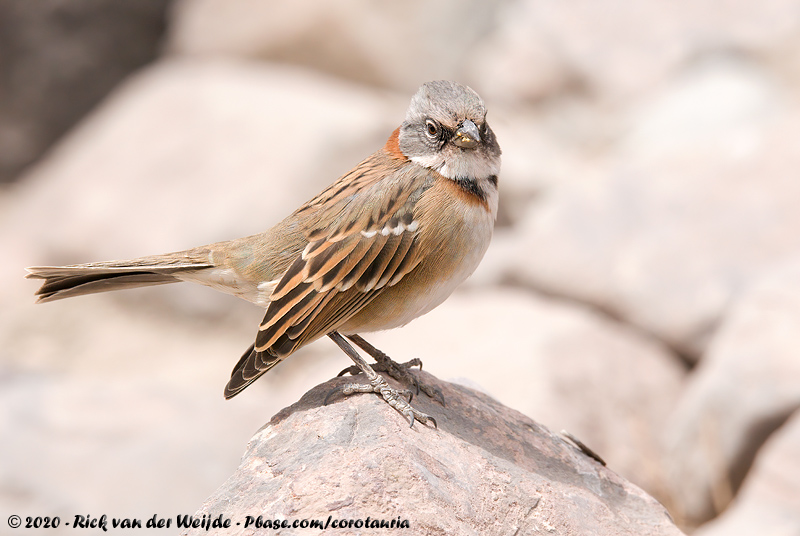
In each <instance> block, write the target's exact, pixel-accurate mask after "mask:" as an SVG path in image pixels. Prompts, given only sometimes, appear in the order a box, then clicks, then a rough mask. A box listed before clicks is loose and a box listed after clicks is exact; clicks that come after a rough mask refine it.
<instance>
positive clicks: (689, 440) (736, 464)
mask: <svg viewBox="0 0 800 536" xmlns="http://www.w3.org/2000/svg"><path fill="white" fill-rule="evenodd" d="M799 353H800V260H797V261H795V262H792V263H790V264H787V265H785V266H782V267H780V268H775V269H774V270H773V271H772V272H771V273H770V274H769V275H765V276H764V277H763V279H761V280H760V281H759V282H758V283H757V284H755V285H754V286H753V288H751V289H750V290H749V291H748V292H747V294H746V295H745V296H744V297H743V298H742V300H741V302H740V303H738V304H737V306H736V307H735V308H734V309H733V310H732V311H731V313H730V314H729V315H728V316H727V317H726V319H725V322H724V323H723V325H722V326H721V327H720V330H719V332H718V333H717V335H716V336H715V337H714V339H713V340H712V343H711V346H710V348H709V351H708V353H707V355H706V356H705V357H704V359H703V361H702V362H701V363H700V365H699V366H698V368H697V370H696V371H695V372H694V374H693V375H692V377H691V378H690V380H689V382H688V385H687V388H686V391H685V393H684V395H683V396H682V398H681V400H680V403H679V404H678V406H677V408H676V411H675V414H674V415H673V416H672V417H671V419H670V422H669V425H668V426H667V428H666V438H667V443H668V451H667V461H666V468H667V475H668V477H669V479H670V481H671V483H672V484H671V487H672V489H673V490H674V492H675V496H674V497H673V498H672V500H671V503H672V505H673V506H674V507H673V508H672V511H673V513H674V515H676V518H682V519H685V520H686V523H687V524H691V525H696V524H699V523H700V522H703V521H706V520H708V519H710V518H711V517H713V516H714V515H715V514H717V513H719V512H721V511H722V510H723V509H724V508H725V507H726V506H727V505H728V503H729V502H730V501H731V499H732V498H733V497H734V495H735V493H736V492H737V490H738V489H739V486H740V485H741V483H742V481H743V479H744V478H745V476H746V475H747V474H748V472H749V471H750V470H751V465H752V463H753V459H754V457H755V456H756V454H757V453H758V452H759V451H760V449H761V448H762V445H763V444H764V442H765V441H766V440H767V438H768V437H769V436H770V434H772V433H773V432H774V431H775V430H776V429H777V428H778V427H779V426H781V425H782V424H783V423H784V421H786V419H787V418H788V417H789V416H790V415H791V414H792V413H793V412H796V411H797V410H798V409H800V360H798V358H797V356H798V354H799ZM765 455H766V454H765ZM759 456H760V454H759ZM782 459H784V458H782ZM797 460H798V457H797V451H795V452H794V461H791V459H790V458H788V457H787V458H785V461H786V463H787V467H791V466H792V464H796V463H797ZM770 467H774V466H770ZM754 478H758V477H754ZM787 498H788V497H787ZM790 500H796V497H795V498H793V499H792V498H790Z"/></svg>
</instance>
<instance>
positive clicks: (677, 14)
mask: <svg viewBox="0 0 800 536" xmlns="http://www.w3.org/2000/svg"><path fill="white" fill-rule="evenodd" d="M503 8H504V9H503V10H501V13H500V15H499V16H498V23H497V24H496V25H495V26H494V27H493V28H492V32H491V33H490V37H489V39H488V40H487V44H486V45H485V46H486V47H488V48H489V50H490V51H491V53H492V54H491V55H490V56H488V57H487V61H485V62H480V63H479V64H478V65H477V69H475V70H476V71H478V73H480V74H481V75H482V76H484V77H486V76H491V77H493V78H495V77H496V79H495V80H493V84H496V86H497V87H501V88H502V87H505V88H507V89H506V90H505V92H506V93H512V94H513V96H514V98H516V99H519V100H525V99H526V98H530V97H539V98H541V97H542V96H546V95H548V93H550V94H551V95H553V96H556V97H560V96H563V93H565V92H574V93H578V94H583V95H589V96H591V97H599V98H600V99H601V100H604V101H606V102H610V103H613V104H614V105H622V106H625V105H627V104H629V103H630V101H635V100H636V99H638V98H639V97H641V96H643V95H646V94H647V93H648V92H649V91H652V90H654V89H657V88H658V87H659V86H661V85H662V84H665V83H668V81H669V80H670V79H671V78H672V77H673V76H674V75H675V74H676V73H677V72H680V71H681V70H682V69H683V68H684V67H686V66H687V65H688V64H690V63H691V62H693V61H695V60H697V59H698V58H702V57H704V56H707V55H716V54H719V53H726V52H729V51H736V52H739V53H741V54H742V55H744V56H751V57H755V56H758V57H773V58H776V64H780V66H781V68H783V69H786V71H789V72H791V71H792V70H794V71H795V74H796V67H792V66H791V63H792V62H791V59H792V58H795V57H796V56H795V54H796V36H797V34H798V31H799V30H800V22H798V17H797V1H796V0H767V1H765V2H763V3H761V4H759V5H758V7H757V8H754V7H753V6H752V5H751V4H747V3H742V2H739V1H738V0H723V1H717V2H714V1H708V0H703V1H699V2H698V1H694V0H679V1H673V2H667V1H659V0H651V1H647V2H637V3H636V5H635V6H631V5H630V3H628V2H625V1H624V0H611V1H608V2H602V3H601V2H592V1H591V0H583V1H575V2H537V1H535V0H521V1H516V2H507V3H505V4H504V5H503ZM522 36H525V37H527V39H525V38H523V37H522ZM479 50H481V52H483V50H482V49H479ZM782 56H788V61H787V59H786V58H784V59H780V58H781V57H782ZM480 57H481V56H480V55H479V58H480ZM512 61H513V62H514V63H512ZM795 65H796V63H795ZM500 67H504V70H503V71H502V72H501V71H500ZM520 70H523V71H525V72H524V73H520V72H519V71H520Z"/></svg>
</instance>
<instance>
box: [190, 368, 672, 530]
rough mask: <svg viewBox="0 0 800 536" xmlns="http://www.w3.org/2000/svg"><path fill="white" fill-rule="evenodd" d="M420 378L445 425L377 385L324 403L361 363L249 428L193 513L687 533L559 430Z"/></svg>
mask: <svg viewBox="0 0 800 536" xmlns="http://www.w3.org/2000/svg"><path fill="white" fill-rule="evenodd" d="M420 379H421V380H422V381H424V382H426V383H427V384H428V385H431V386H433V387H435V388H437V389H439V390H441V392H442V393H443V395H444V399H445V400H446V407H442V406H441V405H439V404H438V403H437V402H435V401H433V400H431V399H429V398H427V397H426V396H425V395H421V396H419V397H417V398H416V399H415V400H414V404H415V406H416V407H417V409H420V410H421V411H424V412H427V413H429V414H430V415H432V416H434V417H435V418H436V420H437V423H438V429H434V428H432V427H424V426H420V425H419V424H417V425H416V426H414V427H413V428H408V426H407V423H406V422H405V421H404V419H402V418H400V416H399V414H398V413H397V412H396V411H395V410H393V409H391V408H390V407H389V406H388V405H387V404H385V403H384V402H383V401H382V400H380V399H379V398H378V397H377V396H375V395H367V396H364V395H360V396H353V397H350V398H347V399H345V400H342V401H340V402H338V403H331V404H329V405H327V406H325V405H324V400H325V399H326V398H327V397H328V395H329V393H330V391H331V390H332V389H333V388H334V387H335V386H336V385H341V384H342V383H344V382H346V381H359V380H360V381H363V377H362V376H361V375H359V376H357V377H356V378H355V379H338V380H334V381H331V382H328V383H325V384H322V385H319V386H317V387H315V388H314V389H312V390H311V391H309V392H308V393H307V394H306V395H304V396H303V398H302V399H301V400H300V401H299V402H298V403H296V404H294V405H292V406H290V407H288V408H286V409H284V410H283V411H281V412H280V413H278V414H277V415H276V416H275V417H273V419H272V421H270V423H269V424H268V425H267V426H265V427H264V428H262V429H261V430H260V431H259V432H258V433H257V434H256V435H255V436H254V437H253V438H252V439H251V440H250V443H249V444H248V447H247V451H246V452H245V455H244V457H243V458H242V463H241V465H240V466H239V469H238V470H237V471H236V473H234V474H233V475H232V476H231V477H230V478H229V479H228V480H227V481H226V482H225V483H224V484H223V485H222V486H221V487H220V488H219V489H218V490H217V491H216V492H214V494H213V495H212V496H211V497H210V498H209V499H208V500H207V501H206V502H205V503H204V504H203V506H202V507H201V508H200V510H198V511H197V512H196V513H195V517H200V518H202V516H204V515H205V516H206V517H207V518H215V517H217V516H218V515H219V514H222V515H223V517H225V518H230V519H232V520H233V522H234V523H236V521H237V520H239V522H240V523H242V525H241V526H236V525H233V526H232V527H231V528H230V530H228V531H220V533H222V534H250V533H251V531H252V529H253V527H252V525H251V526H250V527H249V528H248V527H245V526H244V524H245V521H246V519H247V516H248V515H249V516H251V517H253V518H257V517H258V516H263V519H265V520H267V519H268V520H270V521H274V520H276V519H280V520H283V519H285V520H287V521H288V522H290V523H292V522H294V521H295V520H298V521H299V520H302V519H308V520H312V519H317V520H321V521H322V522H323V523H325V522H327V519H328V517H329V516H330V517H331V518H332V520H335V521H339V522H342V521H349V520H366V519H367V518H370V519H372V520H376V519H377V520H386V521H390V522H391V521H392V520H397V519H398V518H399V519H400V521H404V520H405V521H407V522H408V525H409V528H410V533H412V534H458V535H461V534H484V535H492V534H538V533H540V532H546V533H548V534H615V535H625V534H631V535H633V534H636V535H656V534H664V535H666V534H675V535H677V534H682V533H681V532H680V530H678V529H677V527H675V525H674V524H673V523H672V521H671V519H670V518H669V515H668V514H667V512H666V510H665V509H664V507H663V506H661V505H660V504H659V503H657V502H656V501H655V500H654V499H652V498H651V497H649V496H647V495H646V494H645V493H644V492H642V491H641V490H640V489H639V488H637V487H636V486H634V485H632V484H630V483H629V482H627V481H625V480H624V479H622V478H620V477H619V476H618V475H616V474H615V473H614V472H613V471H611V470H609V469H608V468H606V467H603V466H602V465H600V463H598V462H597V461H596V460H594V459H592V458H590V457H588V456H586V455H585V454H583V453H582V452H581V451H580V450H579V449H577V448H576V447H575V446H574V445H572V444H570V443H568V442H566V441H565V440H564V439H563V438H562V437H560V436H558V435H556V434H554V433H553V432H550V431H549V430H548V429H546V428H544V427H542V426H540V425H538V424H536V423H535V422H534V421H532V420H530V419H528V418H527V417H525V416H524V415H522V414H521V413H519V412H516V411H514V410H511V409H509V408H507V407H505V406H503V405H501V404H499V403H498V402H497V401H495V400H493V399H492V398H490V397H488V396H486V395H483V394H481V393H478V392H476V391H472V390H470V389H468V388H466V387H463V386H459V385H456V384H448V383H446V382H441V381H439V380H437V379H436V378H435V377H434V376H432V375H430V374H427V373H422V374H421V375H420ZM364 530H365V531H366V529H364ZM204 532H205V530H204V529H203V528H198V529H194V530H187V531H183V532H182V534H202V533H204ZM333 532H335V531H333ZM351 532H352V533H357V532H360V531H358V530H353V531H351Z"/></svg>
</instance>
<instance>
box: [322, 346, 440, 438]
mask: <svg viewBox="0 0 800 536" xmlns="http://www.w3.org/2000/svg"><path fill="white" fill-rule="evenodd" d="M328 337H330V338H331V340H333V342H335V343H336V344H337V346H339V348H341V349H342V351H343V352H344V353H346V354H347V355H348V356H349V357H350V359H352V360H353V363H355V364H356V366H357V367H358V368H359V369H360V371H361V372H363V373H364V375H366V377H367V379H368V380H369V384H368V385H365V384H360V383H348V384H346V385H344V386H342V387H341V393H342V394H343V395H351V394H353V393H378V394H380V395H381V396H382V397H383V399H384V400H385V401H386V402H387V403H388V404H389V405H390V406H392V407H393V408H394V409H396V410H397V411H399V412H400V413H401V414H402V415H403V416H404V417H405V418H406V419H408V422H409V424H410V425H411V426H414V421H415V420H417V421H419V422H421V423H422V424H427V423H428V421H430V422H432V423H433V426H434V427H436V419H434V418H433V417H431V416H430V415H427V414H425V413H422V412H421V411H417V410H416V409H414V408H413V407H411V404H409V403H408V402H406V400H405V399H403V396H402V394H401V393H400V392H399V391H398V390H397V389H395V388H393V387H391V386H390V385H389V384H388V383H386V380H384V379H383V376H381V375H379V374H378V373H377V372H375V371H374V370H373V369H372V367H370V366H369V364H368V363H367V362H366V361H365V360H364V358H362V357H361V356H360V355H359V353H358V352H357V351H356V350H355V348H353V347H352V346H350V343H348V342H347V341H346V340H345V339H344V337H342V336H341V335H340V334H339V332H338V331H331V332H330V333H328ZM359 338H360V337H359ZM362 340H363V339H362ZM407 394H408V395H410V394H411V393H410V391H409V392H407ZM409 399H410V396H409ZM326 402H327V398H326Z"/></svg>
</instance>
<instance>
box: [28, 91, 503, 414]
mask: <svg viewBox="0 0 800 536" xmlns="http://www.w3.org/2000/svg"><path fill="white" fill-rule="evenodd" d="M485 115H486V110H485V108H484V107H483V103H482V101H481V100H480V97H478V95H477V94H475V92H474V91H472V90H471V89H469V88H466V87H464V86H461V85H458V84H455V83H452V82H431V83H428V84H426V85H424V86H422V87H421V88H420V90H419V91H418V92H417V94H416V95H415V96H414V98H413V99H412V102H411V106H410V108H409V111H408V114H407V116H406V120H405V121H404V123H403V125H402V126H401V127H399V128H398V129H397V130H395V131H394V132H393V133H392V135H391V136H390V137H389V140H388V141H387V142H386V144H385V146H384V147H383V148H382V149H381V150H379V151H377V152H376V153H374V154H373V155H371V156H370V157H368V158H367V159H366V160H364V161H363V162H361V163H360V164H359V165H358V166H356V167H355V168H354V169H353V170H352V171H350V172H349V173H347V174H345V175H344V176H342V177H341V178H340V179H339V180H337V181H336V182H335V183H333V184H332V185H331V186H330V187H328V188H327V189H325V190H324V191H323V192H321V193H320V194H319V195H317V196H316V197H315V198H313V199H311V200H310V201H308V202H307V203H305V204H304V205H302V206H301V207H300V208H298V209H297V210H296V211H295V212H294V213H292V214H291V215H290V216H288V217H287V218H286V219H284V220H283V221H281V222H280V223H278V224H277V225H276V226H274V227H273V228H271V229H269V230H268V231H266V232H264V233H261V234H258V235H254V236H249V237H245V238H240V239H238V240H232V241H228V242H219V243H216V244H211V245H208V246H202V247H199V248H194V249H190V250H186V251H181V252H176V253H169V254H166V255H156V256H152V257H143V258H140V259H134V260H130V261H111V262H101V263H90V264H80V265H72V266H62V267H34V268H29V269H28V270H29V272H30V273H29V275H28V277H32V278H40V279H44V280H45V281H44V283H43V285H42V287H41V288H40V289H39V291H38V292H37V295H38V296H39V301H40V302H46V301H52V300H57V299H61V298H67V297H71V296H78V295H81V294H89V293H93V292H104V291H108V290H117V289H122V288H133V287H137V286H145V285H155V284H162V283H172V282H176V281H190V282H194V283H200V284H203V285H207V286H210V287H213V288H216V289H218V290H221V291H223V292H227V293H230V294H234V295H236V296H239V297H240V298H243V299H246V300H248V301H251V302H253V303H255V304H258V305H261V306H264V307H266V314H265V316H264V320H263V321H262V322H261V325H260V326H259V328H258V332H257V334H256V339H255V343H254V344H253V346H252V347H251V348H250V349H249V350H248V351H247V352H245V354H244V355H243V356H242V358H241V359H240V360H239V362H238V363H237V365H236V367H235V368H234V370H233V373H232V375H231V379H230V381H229V382H228V385H227V386H226V388H225V396H226V398H230V397H232V396H234V395H236V394H237V393H239V392H241V390H243V389H244V388H245V387H247V386H248V385H250V384H251V383H252V382H253V381H255V380H256V379H257V378H258V377H260V376H261V375H262V374H264V373H265V372H266V371H268V370H269V369H270V368H272V367H273V366H275V365H276V364H277V363H278V362H280V361H281V360H282V359H284V358H286V357H288V356H289V355H291V354H292V353H293V352H294V351H296V350H297V349H298V348H300V347H302V346H304V345H306V344H308V343H310V342H312V341H314V340H316V339H318V338H319V337H322V336H324V335H327V334H331V333H332V332H340V333H342V334H344V335H352V334H356V333H362V332H369V331H376V330H381V329H388V328H394V327H399V326H402V325H404V324H406V323H408V322H409V321H411V320H413V319H414V318H416V317H418V316H420V315H422V314H425V313H426V312H428V311H430V310H431V309H433V308H434V307H436V306H437V305H439V304H440V303H441V302H442V301H444V299H446V298H447V296H449V295H450V293H451V292H452V291H453V289H454V288H455V287H456V286H457V285H458V284H459V283H461V282H462V281H463V280H464V279H465V278H466V277H467V276H469V275H470V274H471V273H472V272H473V271H474V270H475V268H476V267H477V265H478V263H479V262H480V260H481V258H482V257H483V254H484V253H485V251H486V248H487V247H488V245H489V241H490V239H491V234H492V228H493V226H494V219H495V216H496V213H497V173H498V172H499V167H500V149H499V147H498V146H497V143H496V141H495V139H494V134H493V133H492V131H491V129H490V128H489V126H488V124H486V122H485ZM340 339H341V338H340ZM335 340H336V339H335ZM337 344H340V346H341V342H339V341H337ZM345 344H346V343H345ZM343 349H344V348H343ZM373 374H374V372H373ZM384 396H385V395H384ZM387 400H388V399H387ZM393 405H394V404H393ZM401 411H402V410H401ZM414 411H416V410H414ZM404 413H405V412H404ZM417 418H419V416H417ZM411 422H412V424H413V418H412V419H411Z"/></svg>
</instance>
